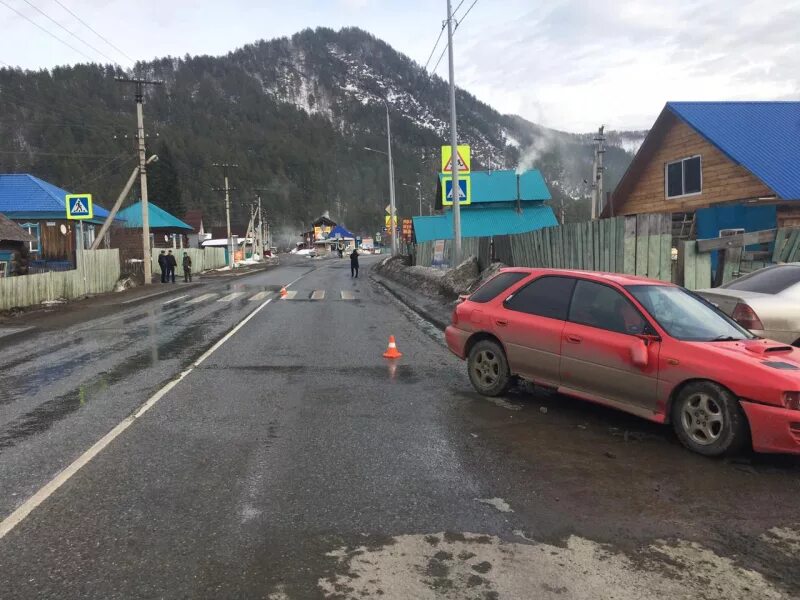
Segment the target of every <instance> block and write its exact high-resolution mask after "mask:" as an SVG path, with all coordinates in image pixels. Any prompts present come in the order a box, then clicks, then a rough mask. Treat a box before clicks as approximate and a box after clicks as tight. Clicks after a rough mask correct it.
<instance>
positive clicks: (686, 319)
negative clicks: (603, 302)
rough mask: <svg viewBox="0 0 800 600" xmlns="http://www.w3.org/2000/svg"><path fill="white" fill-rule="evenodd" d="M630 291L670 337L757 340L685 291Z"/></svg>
mask: <svg viewBox="0 0 800 600" xmlns="http://www.w3.org/2000/svg"><path fill="white" fill-rule="evenodd" d="M627 290H628V291H629V292H630V293H631V294H632V295H633V297H634V298H636V299H637V300H638V301H639V303H640V304H641V305H642V306H644V308H645V309H646V310H647V312H649V313H650V314H651V315H652V317H653V318H654V319H655V320H656V321H657V322H658V324H659V325H661V327H663V328H664V330H665V331H666V332H667V333H668V334H669V335H671V336H672V337H674V338H677V339H679V340H685V341H696V342H713V341H732V340H745V339H753V338H755V337H756V336H754V335H753V334H752V333H750V332H749V331H747V330H746V329H744V328H743V327H742V326H740V325H739V324H737V323H736V322H735V321H733V320H732V319H730V318H729V317H728V316H726V315H725V314H724V313H722V312H720V311H719V310H717V309H716V308H714V307H713V306H712V305H711V304H709V303H708V302H706V301H705V300H703V299H701V298H699V297H698V296H695V295H694V294H691V293H689V292H687V291H686V290H684V289H683V288H679V287H671V286H665V285H631V286H628V287H627Z"/></svg>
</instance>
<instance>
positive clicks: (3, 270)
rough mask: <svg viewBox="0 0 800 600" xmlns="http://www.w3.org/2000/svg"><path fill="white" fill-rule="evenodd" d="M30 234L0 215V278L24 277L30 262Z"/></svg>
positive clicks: (31, 237)
mask: <svg viewBox="0 0 800 600" xmlns="http://www.w3.org/2000/svg"><path fill="white" fill-rule="evenodd" d="M34 241H36V238H34V237H33V236H32V235H31V234H29V233H28V232H27V231H25V230H24V229H23V228H22V227H20V226H19V225H17V224H16V223H14V221H12V220H11V219H9V218H8V217H6V216H4V215H2V214H0V277H10V276H11V275H26V274H27V273H28V267H29V260H30V244H32V243H33V242H34Z"/></svg>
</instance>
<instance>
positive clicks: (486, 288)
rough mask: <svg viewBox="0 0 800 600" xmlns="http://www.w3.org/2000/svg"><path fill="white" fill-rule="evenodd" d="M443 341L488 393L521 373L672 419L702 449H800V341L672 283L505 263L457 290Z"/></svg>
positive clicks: (592, 398) (631, 409)
mask: <svg viewBox="0 0 800 600" xmlns="http://www.w3.org/2000/svg"><path fill="white" fill-rule="evenodd" d="M446 338H447V345H448V346H449V348H450V350H451V351H452V352H454V353H455V354H456V355H457V356H458V357H459V358H461V359H465V360H467V362H468V372H469V378H470V380H471V382H472V385H473V386H474V387H475V389H476V390H477V391H478V392H479V393H481V394H483V395H486V396H499V395H502V394H504V393H506V392H507V391H508V389H509V387H510V386H511V384H512V383H513V381H514V379H515V378H517V377H521V378H524V379H527V380H529V381H532V382H534V383H536V384H539V385H542V386H547V387H550V388H553V389H556V390H558V391H559V392H561V393H563V394H566V395H569V396H575V397H578V398H582V399H585V400H590V401H592V402H597V403H600V404H604V405H607V406H611V407H614V408H618V409H620V410H624V411H627V412H630V413H633V414H635V415H638V416H640V417H644V418H645V419H650V420H651V421H656V422H658V423H672V426H673V427H674V428H675V432H676V433H677V435H678V437H679V438H680V440H681V442H682V443H683V444H684V445H685V446H687V447H688V448H690V449H691V450H694V451H695V452H699V453H701V454H705V455H708V456H717V455H721V454H726V453H733V452H735V451H737V450H739V449H742V448H743V447H745V446H747V445H748V444H751V445H752V447H753V449H755V450H756V451H758V452H783V453H794V454H800V349H797V348H792V347H791V346H786V345H784V344H779V343H777V342H773V341H770V340H765V339H761V338H758V337H757V336H755V335H753V334H752V333H750V332H749V331H747V330H746V329H744V328H743V327H741V326H740V325H739V324H737V323H736V322H735V321H733V320H732V319H731V318H729V317H728V316H726V315H725V314H724V313H722V312H721V311H719V310H718V309H717V308H715V307H714V306H713V305H712V304H710V303H709V302H707V301H705V300H703V299H702V298H700V297H699V296H696V295H695V294H693V293H691V292H689V291H687V290H685V289H683V288H681V287H678V286H675V285H672V284H669V283H663V282H659V281H651V280H648V279H643V278H639V277H632V276H628V275H615V274H609V273H592V272H584V271H561V270H551V269H504V270H503V271H501V272H500V273H499V274H498V275H497V276H496V277H494V278H492V279H490V280H489V281H488V282H486V283H485V284H484V285H483V286H481V287H480V288H479V289H478V290H477V291H476V292H475V293H474V294H472V295H471V296H470V297H469V298H466V299H465V300H464V301H463V302H461V303H460V304H459V305H458V306H457V307H456V309H455V311H454V312H453V323H452V325H450V326H449V327H448V328H447V331H446Z"/></svg>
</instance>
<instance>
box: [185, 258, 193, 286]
mask: <svg viewBox="0 0 800 600" xmlns="http://www.w3.org/2000/svg"><path fill="white" fill-rule="evenodd" d="M191 282H192V259H191V257H190V256H189V253H188V252H184V253H183V283H191Z"/></svg>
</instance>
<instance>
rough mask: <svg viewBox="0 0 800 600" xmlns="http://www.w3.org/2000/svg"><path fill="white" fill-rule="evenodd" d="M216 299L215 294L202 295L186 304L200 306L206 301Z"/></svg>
mask: <svg viewBox="0 0 800 600" xmlns="http://www.w3.org/2000/svg"><path fill="white" fill-rule="evenodd" d="M216 297H217V295H216V294H203V295H202V296H198V297H197V298H193V299H192V300H189V301H188V302H187V303H186V304H200V303H201V302H205V301H206V300H211V298H216Z"/></svg>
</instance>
